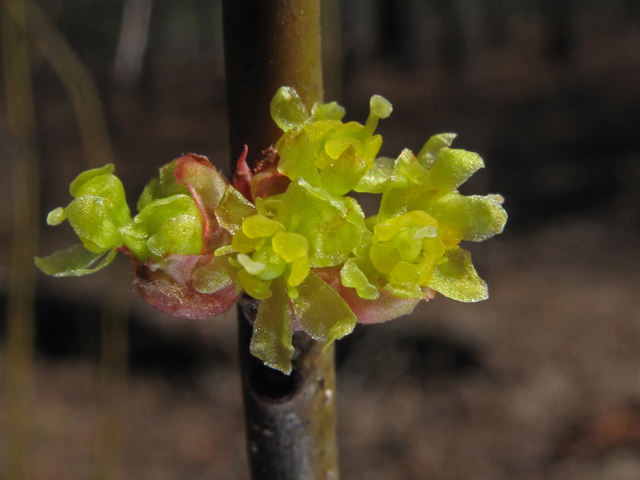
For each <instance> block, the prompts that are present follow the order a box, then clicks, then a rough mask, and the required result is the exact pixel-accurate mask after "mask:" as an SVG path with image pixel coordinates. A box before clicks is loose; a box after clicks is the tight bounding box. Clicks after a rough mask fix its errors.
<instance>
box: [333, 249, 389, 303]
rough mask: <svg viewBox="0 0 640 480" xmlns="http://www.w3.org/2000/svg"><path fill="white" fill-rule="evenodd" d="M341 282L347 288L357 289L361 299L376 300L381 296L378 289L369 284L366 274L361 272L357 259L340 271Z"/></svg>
mask: <svg viewBox="0 0 640 480" xmlns="http://www.w3.org/2000/svg"><path fill="white" fill-rule="evenodd" d="M340 280H341V282H342V285H344V286H345V287H351V288H355V289H356V292H358V296H359V297H360V298H364V299H366V300H375V299H377V298H378V297H379V296H380V292H379V291H378V289H377V288H376V287H375V286H374V285H372V284H371V283H370V282H369V279H368V278H367V276H366V275H365V273H364V272H363V271H362V270H360V267H359V266H358V264H357V262H356V259H355V258H350V259H348V260H347V261H346V262H344V266H343V267H342V269H341V270H340Z"/></svg>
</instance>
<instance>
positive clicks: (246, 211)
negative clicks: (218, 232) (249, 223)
mask: <svg viewBox="0 0 640 480" xmlns="http://www.w3.org/2000/svg"><path fill="white" fill-rule="evenodd" d="M215 214H216V218H217V219H218V223H220V225H221V226H222V228H224V229H226V230H227V231H228V232H230V233H235V232H237V231H238V230H240V229H241V228H242V222H243V221H244V219H245V218H247V217H249V216H251V215H255V214H256V207H254V206H253V204H252V203H251V202H249V200H247V199H246V198H244V195H242V194H241V193H240V192H239V191H238V190H236V189H235V188H233V187H232V186H231V185H228V186H227V190H226V192H225V194H224V197H222V200H221V201H220V205H218V207H217V208H216V209H215Z"/></svg>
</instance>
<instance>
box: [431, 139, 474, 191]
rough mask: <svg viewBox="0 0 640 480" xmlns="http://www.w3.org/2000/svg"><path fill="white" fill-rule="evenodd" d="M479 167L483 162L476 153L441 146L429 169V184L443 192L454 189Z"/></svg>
mask: <svg viewBox="0 0 640 480" xmlns="http://www.w3.org/2000/svg"><path fill="white" fill-rule="evenodd" d="M481 168H484V162H483V160H482V158H480V155H478V154H477V153H473V152H467V151H466V150H455V149H452V148H443V149H441V150H440V153H438V156H437V158H436V159H435V161H434V162H433V165H432V166H431V168H430V169H429V177H430V181H431V184H432V185H433V186H434V187H435V188H437V189H438V190H440V193H441V194H445V193H448V192H451V191H453V190H456V189H457V188H458V187H459V186H460V185H462V184H463V183H464V182H466V181H467V179H469V177H471V175H473V174H474V173H475V172H477V171H478V170H480V169H481Z"/></svg>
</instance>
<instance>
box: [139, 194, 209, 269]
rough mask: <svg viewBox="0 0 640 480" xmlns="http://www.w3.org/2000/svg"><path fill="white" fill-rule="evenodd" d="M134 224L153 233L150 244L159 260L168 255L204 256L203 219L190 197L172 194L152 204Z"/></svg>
mask: <svg viewBox="0 0 640 480" xmlns="http://www.w3.org/2000/svg"><path fill="white" fill-rule="evenodd" d="M134 222H135V223H136V224H138V227H139V228H140V229H142V230H146V231H147V232H148V234H149V240H148V242H147V245H148V247H149V250H150V251H151V253H152V255H153V256H154V257H155V258H156V260H158V259H160V258H162V257H163V256H164V255H166V254H169V253H171V254H177V255H199V254H200V253H202V245H203V235H202V217H201V215H200V210H199V209H198V207H197V205H196V202H195V200H194V199H193V198H192V197H191V196H190V195H182V194H177V195H172V196H170V197H167V198H160V199H158V200H153V201H152V202H150V203H148V204H147V205H146V206H145V207H144V208H143V209H142V211H141V212H140V213H139V214H138V215H136V217H135V218H134Z"/></svg>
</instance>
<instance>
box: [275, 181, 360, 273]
mask: <svg viewBox="0 0 640 480" xmlns="http://www.w3.org/2000/svg"><path fill="white" fill-rule="evenodd" d="M277 218H278V220H279V221H280V222H281V223H282V224H283V225H284V226H285V227H287V230H288V231H295V233H299V234H301V235H303V236H304V237H306V238H307V240H308V241H309V261H310V263H311V266H312V267H328V266H333V265H339V264H340V263H342V262H344V261H345V260H346V259H347V257H348V256H349V254H350V253H351V251H352V250H353V249H354V248H355V247H356V246H358V245H360V244H361V243H362V237H363V235H364V234H365V232H366V228H365V226H364V214H363V213H362V210H361V209H360V208H359V207H358V205H357V203H355V202H354V201H353V199H350V197H337V196H334V195H331V194H329V193H327V192H326V191H325V190H322V189H320V188H316V187H312V186H311V185H309V184H308V183H307V182H305V181H304V180H302V179H299V180H298V181H297V182H293V183H291V185H290V186H289V188H288V189H287V191H286V193H285V194H284V195H283V196H282V201H281V203H280V206H279V208H278V217H277ZM294 220H295V221H298V222H299V223H298V224H297V225H296V226H295V228H293V227H292V225H293V223H294Z"/></svg>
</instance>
